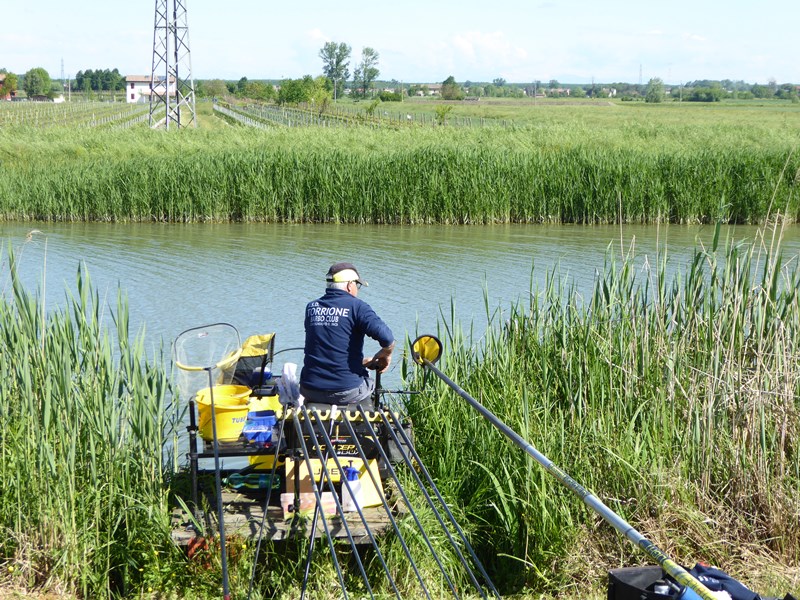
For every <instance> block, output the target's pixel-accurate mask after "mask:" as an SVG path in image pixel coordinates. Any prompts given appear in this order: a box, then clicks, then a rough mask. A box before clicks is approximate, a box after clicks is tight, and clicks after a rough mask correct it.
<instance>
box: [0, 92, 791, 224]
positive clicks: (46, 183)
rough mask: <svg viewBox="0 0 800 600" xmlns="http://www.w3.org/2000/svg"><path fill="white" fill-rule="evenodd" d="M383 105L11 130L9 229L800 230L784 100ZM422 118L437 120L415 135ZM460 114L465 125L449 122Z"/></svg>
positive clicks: (4, 200)
mask: <svg viewBox="0 0 800 600" xmlns="http://www.w3.org/2000/svg"><path fill="white" fill-rule="evenodd" d="M389 104H395V103H386V104H384V105H381V106H379V107H378V108H377V109H376V111H375V112H376V113H378V117H377V119H376V120H373V121H369V124H368V126H362V124H359V123H358V122H356V121H358V119H351V120H352V121H353V122H354V124H352V125H349V126H345V127H332V126H318V123H315V122H314V119H309V121H308V122H307V123H302V122H301V123H300V126H293V127H288V126H286V125H280V124H274V123H273V124H266V123H264V120H263V119H260V118H259V117H258V115H254V113H253V109H252V108H248V107H244V106H233V107H232V108H233V110H234V111H235V112H236V113H237V114H239V115H245V116H246V115H248V114H249V115H251V116H250V117H248V118H252V119H254V120H258V123H259V126H257V127H255V126H254V127H248V126H246V125H242V124H241V122H240V121H237V120H235V119H233V118H231V117H226V116H221V115H219V113H218V111H212V105H211V104H210V103H204V102H200V103H198V121H199V124H200V127H198V128H197V129H186V130H183V131H181V132H170V133H169V134H165V132H163V131H151V130H149V129H148V128H147V127H146V126H145V125H144V124H140V125H139V126H136V127H133V128H131V129H128V130H124V131H118V130H112V129H110V128H91V129H90V128H86V129H84V128H81V127H80V126H69V127H57V126H52V127H47V128H37V127H35V126H33V125H31V126H30V127H28V126H21V125H19V124H18V121H16V120H15V121H13V122H14V125H13V126H7V127H3V128H2V129H0V141H2V143H3V147H4V148H5V150H4V151H3V169H4V178H3V181H2V182H0V215H2V217H3V218H5V219H12V220H51V219H52V220H60V221H71V220H78V221H80V220H98V221H109V220H111V221H167V222H193V221H278V222H296V223H302V222H349V223H388V224H392V223H396V224H414V223H455V224H480V223H498V222H500V223H553V222H562V223H587V224H590V223H611V222H619V221H621V222H641V223H652V222H674V223H692V222H712V221H715V220H721V221H723V222H730V223H760V222H763V221H764V219H766V218H767V214H768V213H769V211H770V210H772V211H781V212H785V213H786V214H787V216H788V218H789V219H790V221H796V220H797V218H798V198H797V194H793V193H792V191H793V190H794V189H795V187H796V173H797V172H798V170H799V169H800V158H798V154H797V152H796V151H795V150H796V148H797V144H798V140H800V125H798V123H800V119H798V116H800V108H798V107H797V106H795V105H793V104H790V103H788V102H787V103H778V102H775V103H771V104H764V105H749V104H748V105H745V104H742V103H731V104H730V105H727V104H722V105H719V106H705V105H703V106H700V105H690V104H688V103H682V104H678V103H672V104H665V105H646V104H642V103H639V104H633V103H622V102H620V103H609V102H603V103H599V104H598V103H593V102H586V103H575V104H563V103H562V104H544V103H541V104H537V105H536V106H532V105H519V104H514V103H498V104H497V105H495V104H490V103H489V102H487V103H485V104H481V105H480V106H478V104H479V103H474V102H473V103H469V106H466V103H464V104H465V105H464V106H457V107H454V109H453V111H452V112H451V113H448V114H447V115H445V117H444V120H443V121H438V120H437V119H436V114H435V109H436V106H435V105H431V103H417V102H412V101H409V102H405V103H403V106H402V110H403V111H411V110H414V111H415V112H414V113H413V114H414V115H416V117H415V119H413V120H412V122H411V124H409V123H408V122H407V120H405V121H404V120H403V118H402V116H403V113H391V114H390V113H389V111H394V110H397V107H394V106H393V107H389ZM112 106H113V105H112ZM354 106H358V105H353V104H352V103H351V104H350V105H349V106H345V108H346V109H347V110H348V111H352V110H356V109H355V108H353V107H354ZM4 110H8V108H5V107H3V109H2V110H0V115H2V114H3V111H4ZM295 110H297V109H295ZM248 111H249V112H248ZM301 112H302V111H301ZM381 112H385V113H387V115H386V116H385V118H383V117H381V116H380V113H381ZM306 113H307V114H308V115H310V116H313V115H314V113H313V112H311V111H306ZM423 113H424V114H428V115H430V118H427V117H426V118H425V120H422V119H421V118H420V117H419V115H420V114H423ZM320 114H323V115H325V114H326V113H320V111H317V112H316V115H317V117H319V115H320ZM408 114H412V113H408ZM456 116H457V118H458V119H460V121H455V122H454V119H455V118H456ZM95 117H96V114H95ZM372 117H374V115H372V116H371V117H370V119H372ZM31 118H33V117H31ZM39 118H42V117H39ZM59 118H60V117H59ZM0 119H2V116H0ZM84 119H85V120H86V121H89V116H88V113H86V114H85V117H84ZM55 120H56V121H57V120H58V118H56V119H55ZM318 120H319V119H318V118H317V121H318ZM363 120H365V121H368V119H367V118H366V116H365V117H364V119H363ZM155 157H157V160H154V158H155Z"/></svg>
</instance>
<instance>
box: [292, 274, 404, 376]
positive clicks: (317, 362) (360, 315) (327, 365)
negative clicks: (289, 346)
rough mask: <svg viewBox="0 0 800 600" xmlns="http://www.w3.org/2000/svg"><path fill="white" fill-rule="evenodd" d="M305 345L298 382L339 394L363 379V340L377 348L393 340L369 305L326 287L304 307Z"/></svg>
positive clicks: (383, 346) (365, 371)
mask: <svg viewBox="0 0 800 600" xmlns="http://www.w3.org/2000/svg"><path fill="white" fill-rule="evenodd" d="M305 329H306V345H305V359H304V361H303V370H302V372H301V373H300V382H301V383H302V384H303V385H305V386H307V387H309V388H312V389H315V390H325V391H341V390H350V389H353V388H357V387H358V386H360V385H361V384H362V383H363V382H364V379H365V378H367V377H368V376H369V375H368V372H367V369H366V368H365V367H364V365H363V364H362V363H363V360H364V337H365V336H366V337H370V338H372V339H373V340H375V341H376V342H378V343H379V344H380V346H381V348H385V347H387V346H389V345H390V344H391V343H392V342H393V341H394V335H392V331H391V329H389V327H388V326H387V325H386V323H384V322H383V321H382V320H381V318H380V317H379V316H378V315H377V314H376V313H375V311H374V310H372V307H370V305H369V304H367V303H366V302H364V301H363V300H361V299H360V298H356V297H355V296H352V295H351V294H349V293H348V292H347V290H339V289H334V288H329V289H328V290H326V292H325V295H324V296H322V298H319V299H318V300H314V301H312V302H309V303H308V304H307V305H306V317H305Z"/></svg>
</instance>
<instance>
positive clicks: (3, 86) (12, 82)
mask: <svg viewBox="0 0 800 600" xmlns="http://www.w3.org/2000/svg"><path fill="white" fill-rule="evenodd" d="M0 73H2V74H3V75H5V79H4V80H3V82H2V83H0V98H4V97H5V96H10V95H12V94H13V93H14V92H16V91H17V85H18V84H19V80H18V78H17V76H16V75H14V73H9V72H8V71H6V70H5V69H0Z"/></svg>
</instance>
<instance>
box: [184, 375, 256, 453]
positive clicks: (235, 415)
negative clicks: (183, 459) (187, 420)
mask: <svg viewBox="0 0 800 600" xmlns="http://www.w3.org/2000/svg"><path fill="white" fill-rule="evenodd" d="M212 390H213V392H214V412H215V416H216V421H217V440H219V441H220V442H235V441H236V440H238V439H239V436H240V435H241V434H242V429H244V423H245V421H247V411H248V410H249V398H250V388H249V387H247V386H246V385H215V386H214V387H213V388H212ZM196 400H197V412H198V413H199V416H200V424H199V426H200V437H201V438H203V439H204V440H208V441H212V440H213V439H214V433H213V431H214V430H213V428H212V423H211V394H210V392H209V389H208V388H203V389H202V390H200V391H199V392H197V399H196Z"/></svg>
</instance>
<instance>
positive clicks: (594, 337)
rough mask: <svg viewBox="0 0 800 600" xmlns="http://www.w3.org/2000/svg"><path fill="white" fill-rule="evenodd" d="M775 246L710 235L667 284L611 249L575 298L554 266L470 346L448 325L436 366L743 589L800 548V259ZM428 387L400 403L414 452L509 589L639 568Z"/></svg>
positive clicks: (613, 503)
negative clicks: (787, 258)
mask: <svg viewBox="0 0 800 600" xmlns="http://www.w3.org/2000/svg"><path fill="white" fill-rule="evenodd" d="M774 244H775V240H770V239H767V240H766V241H765V242H764V241H763V240H760V239H758V240H755V241H754V243H753V244H752V246H748V245H742V246H727V247H726V248H724V250H723V249H722V248H719V247H717V244H716V242H715V244H714V246H713V247H712V248H710V249H708V250H702V249H698V250H697V251H696V254H695V256H694V259H693V260H692V261H691V262H690V264H688V266H687V267H686V269H685V272H684V273H683V274H679V275H677V276H676V277H675V278H674V279H673V280H671V281H670V280H668V279H667V277H666V274H665V273H666V271H665V268H664V264H659V265H655V266H652V267H650V266H648V268H644V269H642V268H641V267H642V261H641V260H638V259H637V258H636V257H635V256H624V257H623V258H622V259H621V260H620V259H614V257H613V256H610V258H609V262H608V264H607V266H606V269H605V272H604V273H603V274H602V275H601V276H600V277H599V278H598V280H597V282H596V286H595V289H594V292H593V294H592V295H591V297H589V298H588V299H586V301H585V302H584V301H583V300H582V299H581V298H580V297H579V295H578V294H577V293H575V292H574V291H572V290H571V289H570V288H569V287H566V286H564V285H563V284H560V283H558V280H557V278H556V277H555V274H554V276H553V277H552V278H551V280H550V284H549V285H548V286H547V287H546V289H544V290H535V291H534V292H533V293H532V296H531V300H530V303H529V304H527V303H526V304H520V305H517V306H514V307H513V308H512V309H511V314H510V316H509V317H508V318H507V319H506V320H505V321H502V322H501V316H500V314H497V315H496V316H495V318H494V326H492V327H490V329H489V330H488V331H487V332H485V335H484V334H483V333H481V337H480V338H473V337H466V338H465V337H463V334H461V333H459V329H458V326H457V323H456V322H455V318H453V319H452V322H451V323H445V325H446V327H445V329H444V330H443V331H444V335H443V337H442V339H443V341H444V344H445V349H446V354H445V357H444V359H443V367H442V369H443V370H444V371H445V372H446V373H447V374H448V375H449V376H450V377H451V378H452V379H453V380H454V381H456V382H458V383H459V385H461V386H462V387H463V388H464V389H465V390H466V391H467V392H468V393H470V394H471V395H473V396H474V397H475V398H477V399H478V400H479V401H480V402H481V403H482V404H484V405H485V406H486V407H487V408H488V409H489V410H491V411H492V412H494V413H495V414H497V415H498V416H499V417H500V418H501V419H502V420H503V421H505V422H506V423H507V424H508V425H509V426H510V427H512V428H513V429H514V430H516V431H517V432H519V433H520V434H521V435H522V436H523V437H524V438H525V439H527V440H529V441H530V442H531V443H532V444H533V445H534V446H535V447H537V448H538V449H539V450H540V451H541V452H542V453H544V454H545V455H546V456H548V457H549V458H550V459H551V460H553V462H555V464H557V465H559V466H561V467H562V468H563V469H564V470H565V471H566V472H567V473H569V474H570V475H572V476H573V478H575V479H576V480H577V481H579V482H581V483H582V484H583V485H584V486H585V487H587V488H589V489H590V490H593V491H594V492H595V493H596V494H597V495H598V496H599V497H600V498H601V499H602V500H603V501H604V502H605V503H606V504H607V505H609V506H610V507H611V508H612V509H613V510H615V511H616V512H618V513H619V514H621V515H622V516H623V517H624V518H626V520H628V521H629V522H630V523H631V524H632V525H633V526H634V527H636V528H637V529H638V530H639V531H641V532H642V533H643V534H644V535H645V536H646V537H648V538H649V539H651V540H652V541H654V542H655V543H656V544H658V545H659V546H660V547H661V548H663V549H665V550H666V551H667V552H668V553H671V554H672V555H673V556H674V557H675V558H676V559H677V560H678V561H679V562H683V563H684V564H687V565H689V566H691V565H692V564H693V561H696V560H704V561H707V562H710V563H713V564H718V565H722V566H723V567H725V568H727V569H729V570H730V571H731V572H732V573H734V574H735V575H737V576H739V577H740V578H742V579H743V580H744V581H751V582H752V581H753V578H754V577H755V576H756V575H757V573H758V571H759V568H758V567H755V565H756V564H767V563H768V564H770V565H772V567H773V568H777V565H792V564H796V559H797V557H798V555H800V497H799V496H798V489H800V450H799V449H798V446H797V444H796V440H797V439H799V437H800V304H798V288H799V287H800V271H798V265H797V263H796V262H793V264H791V265H789V266H784V265H783V263H782V259H781V254H780V251H779V250H778V247H777V245H774ZM773 245H774V246H773ZM645 265H648V263H647V262H645ZM419 376H420V375H419V373H417V374H416V377H419ZM415 385H416V386H420V385H421V382H420V380H419V379H416V380H415ZM434 387H435V388H436V392H435V393H426V394H424V395H421V396H411V397H410V399H409V402H410V406H409V408H410V413H411V416H412V418H413V420H414V426H415V434H416V443H417V445H418V450H419V451H420V453H421V454H422V455H423V456H425V457H426V459H427V460H428V462H429V467H430V469H431V470H432V471H435V473H436V475H435V478H436V479H437V480H438V481H439V482H440V484H441V485H442V486H443V487H444V488H445V489H446V494H447V495H448V496H449V497H451V498H454V503H455V504H457V505H459V506H463V507H464V511H465V515H466V519H467V521H469V522H472V523H477V524H479V530H480V531H479V532H477V533H476V534H475V541H476V544H477V546H478V547H480V549H481V555H482V556H483V557H484V559H485V560H486V562H487V563H488V564H489V565H490V566H491V569H492V572H493V573H495V574H496V576H497V578H498V579H499V580H501V582H503V585H504V587H505V589H509V587H510V588H512V589H513V588H517V587H521V586H533V587H534V588H536V589H540V588H541V587H542V586H545V587H548V588H551V589H553V590H556V591H557V590H560V589H563V588H564V587H566V586H568V585H570V581H572V582H574V581H576V580H577V581H578V582H589V581H595V582H596V581H599V580H601V579H602V577H603V573H604V570H605V569H607V568H609V567H616V566H621V564H626V563H627V564H630V563H632V562H636V561H647V560H648V559H647V558H646V557H645V555H643V554H641V553H639V552H638V550H637V549H635V548H634V547H633V546H632V545H631V544H630V543H629V542H628V541H627V540H625V539H624V538H622V537H620V536H619V535H618V534H616V532H615V531H614V530H613V529H612V528H611V527H610V526H609V525H606V524H604V523H602V521H601V520H600V519H599V518H598V517H597V516H596V515H595V514H594V513H592V512H591V511H589V510H588V509H587V508H586V507H584V506H583V504H582V503H581V501H580V499H578V498H577V497H575V496H574V495H573V494H572V493H571V492H569V491H568V490H567V489H566V488H564V487H563V486H561V484H560V483H558V482H557V481H556V480H555V478H553V477H551V476H550V475H549V474H547V473H546V472H545V471H544V469H542V468H541V467H540V466H539V465H538V464H537V463H536V462H535V461H533V459H531V458H529V457H528V456H527V455H526V454H525V453H524V452H522V451H521V450H519V449H518V448H517V447H516V446H513V445H512V444H511V442H509V441H508V440H506V439H505V438H504V437H503V436H502V435H501V434H500V433H499V432H498V431H496V430H495V429H493V428H492V427H491V425H490V424H488V423H487V422H485V421H484V420H482V419H481V418H480V417H478V416H477V415H476V414H475V412H474V411H473V410H472V409H471V408H470V407H469V406H468V405H467V403H466V402H464V401H463V400H461V399H460V398H458V397H457V396H456V395H455V394H454V393H453V392H452V391H451V390H449V388H446V387H445V386H444V385H443V384H441V383H439V384H438V385H435V386H434ZM756 557H762V560H756ZM579 585H583V583H580V584H579ZM782 585H784V586H786V583H784V584H782ZM794 585H795V586H796V579H795V583H794ZM759 591H761V592H762V593H766V592H767V590H759ZM776 591H780V590H776ZM783 591H786V590H783ZM782 595H783V593H781V596H782Z"/></svg>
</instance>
